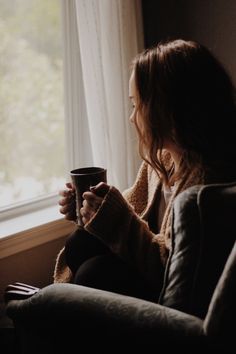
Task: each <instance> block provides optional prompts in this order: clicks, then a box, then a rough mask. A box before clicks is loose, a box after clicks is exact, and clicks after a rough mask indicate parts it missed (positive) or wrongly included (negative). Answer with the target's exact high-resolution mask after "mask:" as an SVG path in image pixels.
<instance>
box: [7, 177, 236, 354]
mask: <svg viewBox="0 0 236 354" xmlns="http://www.w3.org/2000/svg"><path fill="white" fill-rule="evenodd" d="M235 218H236V183H227V184H212V185H206V186H202V185H198V186H194V187H190V188H189V189H187V190H186V191H184V192H182V193H181V194H180V195H179V196H178V197H177V198H176V199H175V202H174V205H173V212H172V230H171V240H172V245H171V246H172V247H171V252H170V255H169V258H168V262H167V266H166V270H165V276H164V284H163V288H162V291H161V294H160V298H159V301H158V303H152V302H148V301H145V300H141V299H137V298H133V297H129V296H124V295H120V294H116V293H112V292H107V291H103V290H98V289H92V288H88V287H83V286H78V285H74V284H51V285H49V286H47V287H45V288H43V289H36V291H35V293H34V294H32V293H31V294H29V296H25V298H24V297H23V298H21V297H20V296H17V294H16V295H15V297H14V291H12V288H11V287H10V288H9V287H8V289H7V290H6V302H7V314H8V316H9V317H10V318H11V319H12V320H13V322H14V324H15V329H16V335H17V339H18V341H19V345H20V348H21V350H22V353H32V351H33V352H34V353H70V352H78V353H83V352H89V351H90V349H91V350H95V351H96V352H101V353H104V352H109V353H112V352H116V351H117V352H118V351H119V352H121V351H125V352H126V351H127V349H128V348H129V349H130V351H132V352H133V351H136V350H139V351H141V352H146V351H149V350H155V351H156V352H158V350H164V351H165V352H173V350H177V352H178V351H181V352H182V353H185V352H186V353H187V352H188V353H199V351H201V350H203V351H208V352H209V353H210V352H214V351H216V352H217V351H220V352H221V351H222V352H224V353H234V352H235V351H236V348H235V343H234V342H235V339H234V335H235V334H236V326H235V316H236V305H235V303H236V242H235V240H236V227H235V225H236V222H235ZM32 288H33V287H32ZM9 289H11V290H9ZM16 293H17V292H16ZM83 348H84V349H83Z"/></svg>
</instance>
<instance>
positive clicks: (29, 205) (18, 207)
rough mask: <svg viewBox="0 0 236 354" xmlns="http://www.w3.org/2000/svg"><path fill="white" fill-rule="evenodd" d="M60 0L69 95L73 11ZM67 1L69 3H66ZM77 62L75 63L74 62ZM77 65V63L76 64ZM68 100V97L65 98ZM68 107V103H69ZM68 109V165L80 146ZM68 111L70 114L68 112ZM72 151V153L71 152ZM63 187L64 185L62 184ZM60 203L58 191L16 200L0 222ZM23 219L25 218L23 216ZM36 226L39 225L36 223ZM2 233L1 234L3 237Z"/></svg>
mask: <svg viewBox="0 0 236 354" xmlns="http://www.w3.org/2000/svg"><path fill="white" fill-rule="evenodd" d="M58 1H59V6H60V13H61V23H62V26H61V27H62V28H61V34H62V42H63V43H62V51H63V53H62V57H63V86H64V89H63V90H64V96H65V93H66V91H67V90H68V91H69V92H68V93H67V96H68V97H69V96H70V95H71V94H72V92H71V91H72V90H71V88H70V87H69V85H68V84H67V85H66V81H68V80H66V75H71V76H72V77H73V73H72V72H68V70H66V64H65V59H66V56H67V55H66V54H65V51H68V49H70V48H72V43H70V47H69V48H68V47H67V48H65V47H66V46H65V36H67V37H69V36H68V34H67V35H65V33H64V29H65V28H67V27H68V23H70V18H69V17H68V16H71V14H72V12H71V11H69V12H68V11H67V10H66V8H67V7H70V8H71V6H70V4H69V3H70V1H68V0H66V1H64V0H58ZM66 3H67V4H66ZM74 64H75V63H74ZM74 66H75V65H74ZM65 70H66V71H67V73H65ZM65 101H66V98H65ZM67 107H68V105H67ZM68 109H70V107H68V108H67V109H66V107H65V108H64V124H65V139H66V142H67V143H68V142H71V143H70V144H69V146H68V145H67V143H66V145H67V146H68V148H67V149H66V151H65V156H66V161H68V164H67V165H68V166H71V165H72V163H71V162H70V160H71V156H72V157H73V151H75V150H78V147H77V146H75V147H74V143H73V136H72V135H73V131H74V130H75V129H76V127H75V126H74V122H73V121H71V119H69V120H70V124H69V127H68V126H67V120H66V118H65V117H67V116H68V117H71V113H70V112H68ZM67 112H68V114H67ZM76 130H77V129H76ZM71 152H72V153H71ZM68 166H66V168H67V169H68ZM62 187H63V186H62ZM57 203H58V193H57V192H54V193H49V194H46V195H42V196H39V197H35V198H32V199H28V200H24V201H21V202H16V203H12V204H11V205H7V206H5V207H0V223H1V222H4V221H6V220H9V219H14V218H16V217H19V216H22V217H23V216H24V215H26V214H29V213H32V212H35V211H39V210H43V209H45V208H48V207H50V206H56V205H57ZM22 221H23V218H22ZM35 226H36V227H37V226H38V225H35ZM1 236H2V235H0V237H1ZM2 237H4V236H2Z"/></svg>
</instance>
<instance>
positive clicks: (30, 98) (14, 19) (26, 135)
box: [0, 0, 65, 207]
mask: <svg viewBox="0 0 236 354" xmlns="http://www.w3.org/2000/svg"><path fill="white" fill-rule="evenodd" d="M60 20H61V16H60V0H50V1H49V0H11V1H9V0H0V38H1V40H0V142H1V148H0V207H2V206H6V205H9V204H14V203H15V202H19V201H21V202H22V201H25V200H28V199H31V198H35V197H38V196H43V195H46V194H49V193H52V192H56V191H57V190H58V188H59V186H61V185H62V184H64V171H65V169H64V160H65V159H64V117H63V112H64V107H63V85H62V77H63V76H62V48H61V22H60Z"/></svg>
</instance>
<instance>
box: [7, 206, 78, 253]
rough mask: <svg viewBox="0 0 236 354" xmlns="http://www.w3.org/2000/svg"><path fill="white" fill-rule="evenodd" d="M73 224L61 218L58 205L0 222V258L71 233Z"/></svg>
mask: <svg viewBox="0 0 236 354" xmlns="http://www.w3.org/2000/svg"><path fill="white" fill-rule="evenodd" d="M74 228H75V224H74V223H72V222H70V221H66V220H65V219H62V218H61V216H60V214H59V212H58V207H57V206H56V207H55V206H53V207H48V208H44V209H42V210H38V211H35V212H33V213H28V214H25V215H21V216H18V217H15V218H12V219H9V220H6V221H3V222H1V223H0V230H1V231H0V259H2V258H6V257H8V256H11V255H13V254H16V253H19V252H22V251H25V250H27V249H30V248H33V247H36V246H39V245H41V244H44V243H47V242H50V241H53V240H56V239H59V238H60V237H63V236H66V235H68V234H69V233H71V232H72V231H73V230H74Z"/></svg>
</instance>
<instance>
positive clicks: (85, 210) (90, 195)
mask: <svg viewBox="0 0 236 354" xmlns="http://www.w3.org/2000/svg"><path fill="white" fill-rule="evenodd" d="M109 188H110V187H109V186H108V185H107V184H106V183H104V182H100V183H98V184H97V185H96V186H94V187H90V191H88V192H85V193H84V194H83V198H84V201H83V207H82V208H81V209H80V213H81V215H82V221H83V223H84V224H87V223H88V222H89V221H90V220H91V218H92V217H93V216H94V215H95V214H96V212H97V210H98V209H99V207H100V205H101V204H102V202H103V199H104V197H105V195H106V194H107V192H108V191H109Z"/></svg>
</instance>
